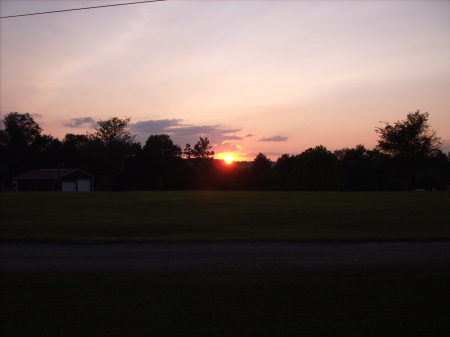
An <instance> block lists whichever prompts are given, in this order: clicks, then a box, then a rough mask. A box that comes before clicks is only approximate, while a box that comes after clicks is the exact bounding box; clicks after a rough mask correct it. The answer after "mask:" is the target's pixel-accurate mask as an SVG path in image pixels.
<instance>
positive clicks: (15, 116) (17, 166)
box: [0, 112, 42, 177]
mask: <svg viewBox="0 0 450 337" xmlns="http://www.w3.org/2000/svg"><path fill="white" fill-rule="evenodd" d="M3 124H4V129H3V130H0V147H1V156H2V158H1V159H2V163H4V165H5V166H6V167H7V170H8V171H9V172H8V174H9V176H11V177H13V176H15V175H17V174H19V173H22V172H24V171H27V170H29V169H31V168H32V154H33V152H32V151H31V148H30V147H31V146H32V145H33V143H34V142H35V141H36V139H37V138H39V137H40V136H41V132H42V128H41V127H40V126H39V124H38V123H36V122H35V121H34V119H33V118H32V117H31V116H30V115H29V114H28V113H25V114H19V113H17V112H11V113H9V114H7V115H6V116H5V117H4V118H3Z"/></svg>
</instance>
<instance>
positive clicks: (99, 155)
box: [0, 111, 450, 191]
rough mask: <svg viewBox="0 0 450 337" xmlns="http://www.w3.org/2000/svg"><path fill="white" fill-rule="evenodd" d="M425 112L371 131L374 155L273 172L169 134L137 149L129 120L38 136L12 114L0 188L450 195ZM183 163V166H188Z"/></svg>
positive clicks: (266, 163)
mask: <svg viewBox="0 0 450 337" xmlns="http://www.w3.org/2000/svg"><path fill="white" fill-rule="evenodd" d="M428 117H429V115H428V113H423V114H422V113H420V112H419V111H417V112H415V113H410V114H408V115H407V119H406V120H404V121H398V122H396V123H394V124H393V125H390V124H389V123H384V124H385V125H384V127H378V128H376V132H377V133H378V134H379V136H380V139H379V142H378V146H377V147H376V148H374V149H371V150H369V149H366V148H365V147H364V146H363V145H357V146H356V147H354V148H343V149H341V150H336V151H334V152H330V151H329V150H327V148H325V147H324V146H316V147H314V148H309V149H307V150H306V151H303V152H302V153H300V154H297V155H290V154H283V155H282V156H281V157H280V158H278V160H277V161H276V163H275V165H274V163H273V162H272V161H271V159H270V158H268V157H267V156H266V155H265V154H263V153H258V155H256V157H255V159H254V160H253V161H252V162H235V163H233V164H231V165H225V164H224V163H223V162H222V161H221V160H219V159H214V158H213V156H214V151H212V148H213V147H212V146H211V145H210V142H209V140H208V138H206V137H205V138H203V137H200V139H199V140H198V142H197V143H196V144H195V145H194V146H193V147H192V148H191V146H190V145H189V144H186V148H185V149H184V151H182V149H181V148H180V147H179V146H178V145H176V144H174V143H173V141H172V140H171V139H170V136H169V135H167V134H160V135H150V136H149V137H148V139H147V141H146V142H145V145H144V146H143V147H141V144H140V143H139V142H136V141H135V140H134V138H135V135H131V134H130V132H129V131H128V129H127V125H128V123H129V122H130V118H125V119H120V118H118V117H113V118H110V119H108V120H104V121H103V120H100V121H99V122H98V124H99V127H98V128H96V130H95V132H94V133H92V134H90V133H86V134H84V135H79V134H67V135H66V136H65V137H64V139H63V140H62V141H59V140H58V139H57V138H54V137H53V136H51V135H45V134H43V133H42V128H41V127H40V126H39V125H38V123H36V122H35V121H34V120H33V118H32V117H31V116H30V115H29V114H19V113H17V112H11V113H9V114H7V115H5V116H4V117H3V120H2V122H3V123H2V125H0V126H1V127H2V129H1V130H0V189H1V190H10V189H12V188H13V186H14V184H13V179H14V177H15V176H16V175H18V174H20V173H23V172H26V171H28V170H32V169H42V168H53V169H56V168H58V167H60V165H61V164H64V167H65V168H79V169H81V170H83V171H86V172H88V173H90V174H92V175H93V176H95V180H94V184H95V187H94V189H95V190H116V191H121V190H182V189H197V190H198V189H202V190H214V189H218V190H311V191H321V190H322V191H325V190H342V189H343V190H349V191H361V190H373V191H376V190H401V189H403V190H415V189H418V188H424V189H427V190H431V189H439V190H444V189H450V187H447V186H449V185H450V154H449V155H447V154H445V153H443V152H442V151H441V150H440V149H438V146H439V144H440V138H439V137H437V135H436V132H435V131H433V130H431V129H430V126H429V125H428ZM186 158H187V159H186Z"/></svg>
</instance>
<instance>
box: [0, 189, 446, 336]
mask: <svg viewBox="0 0 450 337" xmlns="http://www.w3.org/2000/svg"><path fill="white" fill-rule="evenodd" d="M0 198H1V200H0V201H1V204H0V207H1V214H0V215H1V240H2V241H3V242H5V241H13V242H25V243H26V242H91V243H95V242H102V243H108V242H205V241H208V242H227V241H228V242H229V241H240V242H246V241H307V242H311V241H313V242H314V241H390V240H419V241H420V240H448V239H450V226H449V220H448V219H450V207H449V205H450V193H445V192H442V193H440V192H439V193H438V192H436V193H413V192H409V193H407V192H391V193H384V192H383V193H346V192H342V193H309V192H308V193H300V192H202V191H196V192H129V193H103V192H94V193H41V192H34V193H1V194H0ZM0 281H1V285H0V286H1V287H0V293H1V298H0V303H1V324H0V335H1V336H15V337H17V336H20V337H21V336H24V337H25V336H27V337H29V336H58V337H59V336H68V337H70V336H108V337H113V336H208V337H210V336H258V337H260V336H325V337H326V336H333V337H334V336H348V337H352V336H354V337H356V336H364V337H367V336H369V337H370V336H384V337H388V336H395V337H400V336H408V337H412V336H435V337H439V336H449V332H450V321H449V320H448V317H450V307H449V306H448V303H449V302H450V288H449V287H448V284H450V273H448V272H442V273H434V274H423V273H409V274H403V273H401V272H395V273H392V272H391V273H386V274H379V275H377V274H373V273H371V274H360V273H359V274H358V273H353V274H350V273H346V274H338V273H336V274H326V275H324V274H322V275H321V274H303V275H301V274H295V273H291V274H273V273H267V274H258V275H255V274H250V273H247V274H240V275H233V274H230V275H214V274H207V275H206V274H205V275H203V274H201V273H185V274H174V275H160V274H146V273H144V272H142V273H134V274H124V273H122V274H120V273H86V272H84V273H83V272H81V273H62V272H54V273H50V272H30V273H21V272H8V273H2V275H1V278H0Z"/></svg>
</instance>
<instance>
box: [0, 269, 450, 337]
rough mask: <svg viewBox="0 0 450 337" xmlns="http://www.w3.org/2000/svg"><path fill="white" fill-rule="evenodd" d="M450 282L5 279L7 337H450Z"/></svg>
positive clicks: (447, 278)
mask: <svg viewBox="0 0 450 337" xmlns="http://www.w3.org/2000/svg"><path fill="white" fill-rule="evenodd" d="M449 283H450V274H432V275H409V276H405V275H390V276H387V275H384V276H383V275H378V276H375V275H371V276H367V275H365V276H364V275H340V276H339V275H335V276H330V275H328V276H323V275H322V276H321V275H315V276H314V275H310V276H300V275H289V276H286V275H265V276H262V275H259V276H258V275H228V276H224V275H221V276H220V275H178V276H172V277H170V276H161V275H159V276H158V275H145V274H137V275H120V274H98V275H92V274H73V275H71V274H69V275H62V274H30V275H21V274H15V273H12V274H6V275H3V277H2V296H1V302H2V319H3V320H2V321H3V324H2V327H1V328H0V329H1V330H0V332H1V335H2V336H48V337H50V336H58V337H59V336H67V337H70V336H74V337H75V336H76V337H78V336H107V337H113V336H139V337H140V336H177V337H178V336H208V337H210V336H233V337H234V336H258V337H260V336H270V337H272V336H333V337H334V336H346V337H352V336H364V337H370V336H384V337H388V336H396V337H400V336H405V337H413V336H420V337H422V336H433V337H439V336H448V333H449V332H450V320H449V319H448V317H450V306H449V305H448V303H450V290H449V287H448V284H449Z"/></svg>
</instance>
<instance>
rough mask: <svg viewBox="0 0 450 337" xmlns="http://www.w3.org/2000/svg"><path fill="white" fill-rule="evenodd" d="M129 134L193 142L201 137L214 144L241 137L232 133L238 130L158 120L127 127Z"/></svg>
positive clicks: (220, 126) (179, 121) (222, 126)
mask: <svg viewBox="0 0 450 337" xmlns="http://www.w3.org/2000/svg"><path fill="white" fill-rule="evenodd" d="M128 126H129V129H130V131H131V132H133V133H134V132H136V133H139V135H140V136H141V137H140V138H142V137H148V136H149V135H151V134H163V133H164V134H168V135H170V136H173V138H174V139H178V140H183V141H188V142H193V141H196V139H197V138H198V137H199V136H201V137H208V138H209V139H210V140H211V141H214V142H223V141H226V140H239V139H242V137H240V136H237V135H235V134H234V133H236V132H240V131H241V130H242V129H240V128H232V127H227V126H224V125H221V124H218V125H193V124H186V123H183V120H182V119H159V120H147V121H140V122H136V123H131V124H129V125H128Z"/></svg>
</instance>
